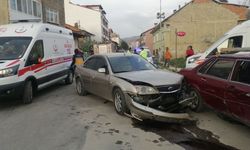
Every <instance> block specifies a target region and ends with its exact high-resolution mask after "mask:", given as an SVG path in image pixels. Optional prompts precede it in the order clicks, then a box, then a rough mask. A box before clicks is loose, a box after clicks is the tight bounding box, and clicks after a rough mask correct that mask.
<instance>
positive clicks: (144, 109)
mask: <svg viewBox="0 0 250 150" xmlns="http://www.w3.org/2000/svg"><path fill="white" fill-rule="evenodd" d="M125 97H126V102H127V106H128V107H129V109H130V112H131V115H132V117H133V118H135V119H138V120H140V121H143V120H147V119H150V120H157V121H163V122H182V121H194V118H192V117H191V116H190V115H189V114H188V113H170V112H164V111H161V110H158V109H155V108H151V107H149V106H145V105H142V104H140V103H138V102H135V101H134V100H133V98H131V97H130V95H129V94H126V95H125ZM192 100H193V98H192V97H189V98H185V99H183V100H181V101H179V105H181V106H189V105H190V104H191V103H192Z"/></svg>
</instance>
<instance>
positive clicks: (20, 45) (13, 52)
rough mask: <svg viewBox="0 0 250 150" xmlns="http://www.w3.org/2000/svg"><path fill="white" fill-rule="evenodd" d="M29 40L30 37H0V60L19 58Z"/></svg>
mask: <svg viewBox="0 0 250 150" xmlns="http://www.w3.org/2000/svg"><path fill="white" fill-rule="evenodd" d="M31 40H32V38H31V37H0V60H14V59H18V58H21V57H22V56H23V54H24V53H25V51H26V49H27V47H28V46H29V44H30V41H31Z"/></svg>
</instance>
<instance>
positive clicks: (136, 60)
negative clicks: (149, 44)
mask: <svg viewBox="0 0 250 150" xmlns="http://www.w3.org/2000/svg"><path fill="white" fill-rule="evenodd" d="M109 62H110V65H111V68H112V71H113V73H122V72H132V71H142V70H154V69H155V67H154V66H153V65H152V64H150V63H149V62H148V61H146V60H145V59H143V58H141V57H140V56H117V57H109Z"/></svg>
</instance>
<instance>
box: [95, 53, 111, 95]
mask: <svg viewBox="0 0 250 150" xmlns="http://www.w3.org/2000/svg"><path fill="white" fill-rule="evenodd" d="M107 63H108V62H107V61H106V59H105V58H104V57H102V56H99V57H97V58H96V62H95V74H94V76H93V80H92V86H93V92H94V94H96V95H98V96H101V97H103V98H108V97H110V93H111V87H110V82H109V81H110V74H109V69H108V65H107ZM100 68H105V70H106V73H100V72H98V69H100Z"/></svg>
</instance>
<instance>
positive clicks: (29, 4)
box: [10, 0, 42, 17]
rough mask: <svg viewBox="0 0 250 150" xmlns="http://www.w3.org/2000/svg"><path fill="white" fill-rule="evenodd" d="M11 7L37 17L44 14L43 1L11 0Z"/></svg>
mask: <svg viewBox="0 0 250 150" xmlns="http://www.w3.org/2000/svg"><path fill="white" fill-rule="evenodd" d="M10 8H11V9H13V10H17V11H20V12H23V13H25V14H29V15H33V16H36V17H41V16H42V9H41V3H40V2H38V1H36V0H10Z"/></svg>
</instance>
